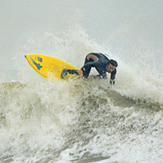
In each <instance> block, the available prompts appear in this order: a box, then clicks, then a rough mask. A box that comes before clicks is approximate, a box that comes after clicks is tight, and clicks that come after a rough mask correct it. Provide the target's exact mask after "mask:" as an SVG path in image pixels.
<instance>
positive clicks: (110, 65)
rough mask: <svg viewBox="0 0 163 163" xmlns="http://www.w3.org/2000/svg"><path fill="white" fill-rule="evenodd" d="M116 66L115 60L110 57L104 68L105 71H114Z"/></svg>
mask: <svg viewBox="0 0 163 163" xmlns="http://www.w3.org/2000/svg"><path fill="white" fill-rule="evenodd" d="M117 66H118V63H117V61H115V60H113V59H111V60H109V63H108V65H107V66H106V70H107V72H109V73H111V72H112V71H114V70H115V69H116V67H117Z"/></svg>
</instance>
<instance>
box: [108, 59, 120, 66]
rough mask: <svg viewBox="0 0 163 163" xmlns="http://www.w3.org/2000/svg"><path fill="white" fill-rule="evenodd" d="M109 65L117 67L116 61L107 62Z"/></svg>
mask: <svg viewBox="0 0 163 163" xmlns="http://www.w3.org/2000/svg"><path fill="white" fill-rule="evenodd" d="M109 64H111V65H113V66H115V67H117V66H118V63H117V61H115V60H113V59H111V60H110V61H109Z"/></svg>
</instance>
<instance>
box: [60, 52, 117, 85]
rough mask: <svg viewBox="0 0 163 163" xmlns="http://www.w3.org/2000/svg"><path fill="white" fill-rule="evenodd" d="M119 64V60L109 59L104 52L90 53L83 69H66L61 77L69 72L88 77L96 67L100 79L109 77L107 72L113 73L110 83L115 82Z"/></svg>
mask: <svg viewBox="0 0 163 163" xmlns="http://www.w3.org/2000/svg"><path fill="white" fill-rule="evenodd" d="M117 66H118V63H117V61H115V60H112V59H108V58H107V57H106V56H105V55H104V54H102V53H89V54H88V55H87V56H86V58H85V62H84V66H83V67H82V68H81V70H70V69H64V70H63V72H62V74H61V77H62V78H63V79H64V78H65V76H66V75H67V74H76V75H80V76H81V77H84V78H88V76H89V74H90V71H91V68H92V67H95V68H96V70H97V72H98V73H99V75H98V77H99V78H100V79H107V74H106V73H107V72H108V73H111V75H110V84H115V76H116V73H117V70H116V67H117Z"/></svg>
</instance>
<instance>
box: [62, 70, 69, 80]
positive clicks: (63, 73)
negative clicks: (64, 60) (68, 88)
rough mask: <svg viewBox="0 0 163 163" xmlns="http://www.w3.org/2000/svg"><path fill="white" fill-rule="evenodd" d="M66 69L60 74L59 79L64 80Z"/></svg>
mask: <svg viewBox="0 0 163 163" xmlns="http://www.w3.org/2000/svg"><path fill="white" fill-rule="evenodd" d="M67 72H68V69H64V70H63V71H62V73H61V78H62V79H64V78H65V77H66V75H67Z"/></svg>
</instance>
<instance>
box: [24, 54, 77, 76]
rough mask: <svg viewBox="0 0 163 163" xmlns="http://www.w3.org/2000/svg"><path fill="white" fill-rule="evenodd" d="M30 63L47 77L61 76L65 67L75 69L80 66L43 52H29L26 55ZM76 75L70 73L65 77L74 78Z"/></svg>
mask: <svg viewBox="0 0 163 163" xmlns="http://www.w3.org/2000/svg"><path fill="white" fill-rule="evenodd" d="M25 58H26V59H27V61H28V62H29V64H30V65H31V66H32V67H33V69H34V70H36V71H37V72H38V73H39V74H41V75H42V76H43V77H45V78H52V79H54V78H57V79H62V78H61V73H62V71H63V69H74V70H79V69H78V68H76V67H74V66H72V65H70V64H68V63H66V62H64V61H62V60H60V59H57V58H54V57H51V56H47V55H42V54H28V55H26V56H25ZM74 77H75V75H72V74H68V75H67V76H66V77H65V79H69V78H74Z"/></svg>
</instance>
